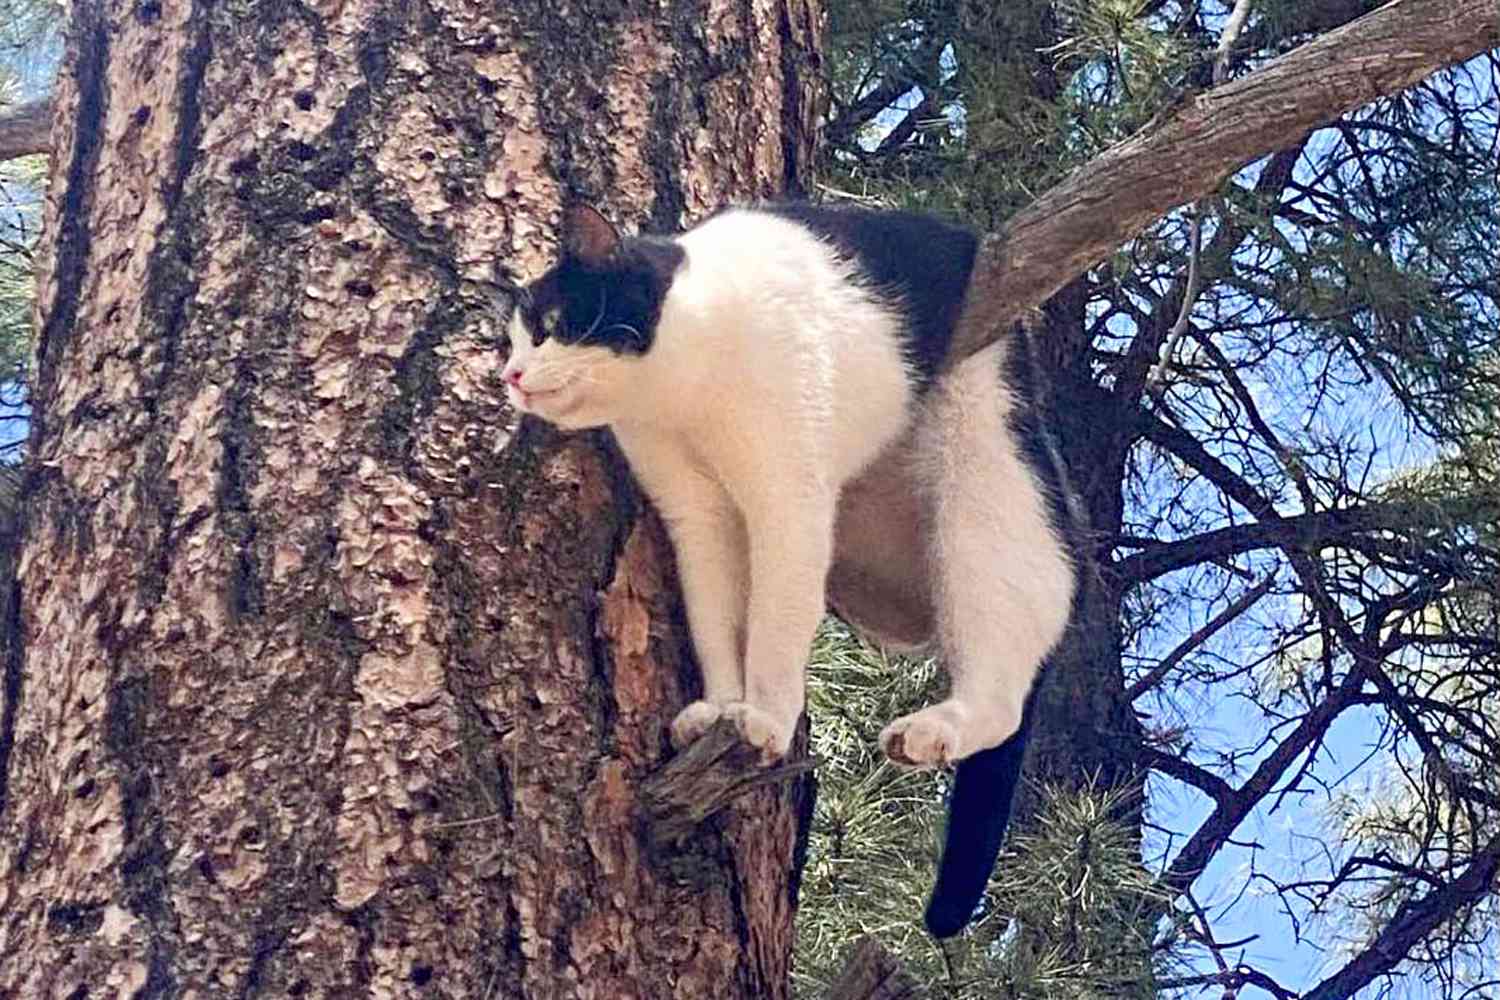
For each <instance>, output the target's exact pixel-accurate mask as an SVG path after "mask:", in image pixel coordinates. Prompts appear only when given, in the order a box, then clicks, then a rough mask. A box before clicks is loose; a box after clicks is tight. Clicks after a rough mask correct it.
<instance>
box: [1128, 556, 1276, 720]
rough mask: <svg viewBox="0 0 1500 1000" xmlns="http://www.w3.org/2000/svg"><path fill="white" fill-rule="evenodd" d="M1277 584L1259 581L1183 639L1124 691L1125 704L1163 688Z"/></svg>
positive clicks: (1270, 580) (1267, 578)
mask: <svg viewBox="0 0 1500 1000" xmlns="http://www.w3.org/2000/svg"><path fill="white" fill-rule="evenodd" d="M1275 583H1276V577H1275V575H1274V574H1273V575H1271V576H1268V577H1266V578H1265V579H1264V580H1262V581H1260V583H1257V584H1256V585H1255V586H1253V587H1251V588H1250V589H1249V590H1247V591H1245V592H1244V593H1243V594H1241V595H1240V596H1239V597H1236V598H1235V599H1234V600H1233V601H1232V602H1230V604H1229V607H1227V608H1225V609H1224V610H1223V611H1220V612H1219V613H1218V614H1217V615H1215V616H1214V617H1213V618H1212V619H1210V620H1209V621H1208V622H1207V623H1206V624H1204V626H1203V627H1202V628H1200V629H1198V630H1197V631H1196V632H1194V633H1193V634H1192V635H1190V636H1188V637H1187V638H1186V639H1184V640H1183V641H1182V643H1181V644H1180V645H1178V647H1177V648H1176V649H1174V650H1172V651H1171V652H1170V653H1168V654H1167V655H1166V656H1165V657H1163V658H1162V661H1161V662H1160V663H1158V664H1157V665H1156V666H1154V667H1152V668H1151V670H1150V671H1149V672H1148V673H1146V674H1145V676H1143V677H1140V678H1138V679H1137V680H1136V681H1135V683H1133V684H1131V685H1130V687H1129V688H1127V689H1126V691H1125V700H1126V701H1135V700H1136V699H1137V698H1139V697H1140V696H1141V695H1143V694H1145V693H1146V692H1147V691H1149V690H1151V689H1152V688H1154V687H1156V685H1158V684H1160V683H1161V680H1162V678H1163V677H1165V676H1167V674H1169V673H1171V671H1172V668H1173V667H1175V666H1177V664H1179V663H1181V662H1182V661H1183V660H1184V659H1186V658H1187V656H1188V654H1190V653H1191V652H1193V650H1195V649H1197V648H1198V647H1199V646H1202V645H1203V644H1204V643H1205V642H1207V641H1208V640H1209V639H1212V638H1213V637H1214V635H1215V634H1216V633H1217V632H1218V631H1219V630H1220V629H1222V628H1223V627H1224V626H1226V625H1228V624H1229V623H1230V622H1232V621H1234V620H1235V619H1236V618H1238V617H1239V616H1240V615H1242V614H1244V613H1245V612H1246V611H1248V610H1250V608H1251V607H1253V606H1254V605H1255V602H1256V601H1258V600H1260V599H1261V598H1262V597H1264V596H1266V594H1267V593H1268V592H1269V591H1270V589H1271V587H1272V586H1274V585H1275Z"/></svg>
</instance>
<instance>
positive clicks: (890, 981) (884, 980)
mask: <svg viewBox="0 0 1500 1000" xmlns="http://www.w3.org/2000/svg"><path fill="white" fill-rule="evenodd" d="M920 996H922V991H921V988H920V987H919V986H918V985H917V981H916V980H915V979H913V978H912V977H911V976H910V975H909V974H908V973H907V972H906V970H905V969H903V968H902V967H901V962H900V960H899V959H897V958H896V956H895V955H892V954H891V953H890V952H889V951H886V949H885V946H884V945H882V944H881V943H880V942H879V941H877V940H875V939H874V938H872V937H870V936H868V935H866V936H865V937H862V938H860V939H859V940H857V941H855V942H854V952H853V954H851V955H850V956H849V963H848V964H847V965H845V966H844V971H843V972H842V973H840V975H839V978H838V982H836V983H834V984H833V989H832V990H831V991H830V992H829V994H828V1000H917V998H918V997H920Z"/></svg>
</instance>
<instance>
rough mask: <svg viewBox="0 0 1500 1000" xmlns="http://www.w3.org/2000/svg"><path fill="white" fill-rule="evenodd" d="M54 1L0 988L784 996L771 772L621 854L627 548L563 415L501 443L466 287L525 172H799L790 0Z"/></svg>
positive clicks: (665, 658)
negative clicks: (684, 833)
mask: <svg viewBox="0 0 1500 1000" xmlns="http://www.w3.org/2000/svg"><path fill="white" fill-rule="evenodd" d="M72 17H73V23H72V27H71V39H70V43H69V46H68V54H67V58H66V63H65V66H64V69H63V72H62V77H61V80H60V82H59V85H58V89H57V92H56V95H55V100H56V105H57V108H58V115H57V123H56V126H55V130H54V134H53V140H54V141H53V148H54V151H55V154H54V157H53V172H52V182H51V187H50V189H49V192H48V198H49V202H48V214H47V224H46V234H47V235H46V245H45V247H44V257H45V259H46V261H47V265H46V269H45V273H44V274H43V275H42V278H41V283H40V288H41V295H40V300H41V301H40V309H41V313H40V315H41V319H42V323H41V328H40V343H39V352H38V365H37V377H36V382H35V392H34V399H35V403H36V412H35V421H34V426H33V434H32V438H31V442H30V448H29V452H30V465H29V469H28V474H27V478H26V482H25V485H24V499H23V506H24V524H23V527H22V542H21V552H20V582H19V584H18V586H17V587H15V588H14V590H13V592H12V593H10V594H7V595H5V598H6V615H5V617H4V620H5V621H6V622H13V623H14V627H13V628H11V630H10V635H9V637H8V638H9V640H10V641H9V642H8V643H7V645H6V648H7V651H8V655H7V661H6V664H5V683H4V706H3V716H0V996H5V997H16V998H27V1000H29V998H33V997H58V998H64V997H68V998H73V1000H83V998H89V1000H99V998H104V997H134V998H148V997H199V998H217V997H230V996H239V997H250V996H300V997H333V996H338V997H365V996H369V997H375V996H381V997H389V996H407V995H421V996H448V997H466V998H485V997H538V998H541V997H575V996H576V997H601V998H616V997H662V996H680V997H693V998H698V997H705V996H715V997H747V998H748V997H756V998H760V997H780V996H785V995H786V990H787V968H788V962H789V956H790V943H791V912H792V904H793V900H794V897H795V889H794V888H793V889H792V890H791V891H790V892H789V890H788V872H789V871H795V870H796V862H795V860H794V853H795V850H796V845H797V843H798V831H799V824H800V823H801V822H802V812H801V810H802V808H803V806H804V805H805V801H806V795H805V791H806V790H805V788H804V787H803V786H802V785H801V784H800V783H791V784H783V785H780V786H778V787H774V788H769V789H763V790H760V791H757V792H755V793H753V794H752V795H751V796H750V797H748V798H747V799H743V800H740V802H739V803H738V804H737V805H736V806H734V807H732V808H731V809H730V810H729V812H728V813H727V814H726V815H723V816H721V817H719V818H717V819H715V820H713V821H711V822H710V823H709V824H708V826H707V828H705V829H702V830H700V831H699V832H697V833H696V834H694V835H693V836H691V837H690V838H688V839H687V841H686V842H685V843H682V844H680V845H677V846H676V847H674V848H673V849H671V850H668V851H661V850H656V851H653V850H651V849H649V848H648V847H647V842H646V840H645V838H643V837H642V836H640V833H639V826H640V824H639V809H640V807H639V804H638V802H639V800H638V795H637V786H638V783H639V782H640V780H641V779H642V777H643V776H644V775H646V774H647V773H648V772H650V771H651V770H653V769H654V768H655V767H656V766H657V765H658V764H659V763H660V761H661V760H662V758H663V757H664V755H665V754H666V743H665V740H664V733H665V724H666V722H667V720H668V719H670V718H671V716H672V714H673V712H674V711H675V709H676V708H677V707H678V706H680V705H681V704H682V703H683V702H684V700H685V699H686V698H687V697H688V696H689V695H690V694H691V692H690V690H689V688H690V686H691V684H692V683H693V682H692V680H691V676H690V671H688V670H687V669H686V666H685V658H684V655H685V654H684V650H685V647H684V636H685V632H684V628H683V626H682V624H681V616H680V614H679V613H678V612H677V609H676V607H675V604H674V601H675V598H674V596H673V595H674V594H675V584H674V583H673V582H672V579H671V576H670V568H669V567H670V558H669V556H668V550H667V548H666V546H665V545H664V540H663V536H662V534H661V532H660V531H659V528H658V526H657V524H656V523H655V521H654V520H653V519H652V518H651V517H649V516H647V515H646V514H645V512H644V509H643V506H642V504H641V502H640V500H639V497H638V496H637V495H636V493H635V492H634V490H633V488H632V487H631V485H630V482H629V478H628V476H627V475H626V474H625V470H624V467H623V465H622V464H621V463H620V461H619V460H618V458H617V457H616V456H615V455H613V454H612V453H611V451H610V449H609V447H608V445H607V442H606V441H605V439H604V437H603V436H602V435H596V436H592V437H588V436H585V437H574V438H571V439H566V440H564V439H561V438H559V437H556V436H554V435H551V434H550V433H548V432H546V431H545V430H543V429H541V428H538V427H534V426H531V425H523V426H522V427H521V428H520V429H519V430H516V429H515V428H512V427H510V426H508V423H507V422H508V420H509V419H510V415H509V414H508V413H506V412H504V411H503V410H502V408H501V406H500V404H499V402H498V400H499V399H500V396H499V394H498V392H497V391H496V388H495V386H494V385H492V384H491V381H490V380H491V378H492V376H494V375H495V374H496V373H497V370H498V367H499V360H500V359H499V357H498V354H497V352H496V350H495V344H494V340H493V335H494V333H495V329H496V321H497V318H498V315H497V310H496V308H495V303H494V301H493V298H494V297H493V294H492V289H489V288H486V287H485V286H484V285H483V284H479V283H475V282H471V281H470V280H469V279H489V278H490V277H491V275H492V270H491V268H492V264H494V263H498V264H499V266H500V282H501V284H502V286H504V285H506V284H507V283H509V282H512V281H520V280H523V279H524V278H525V277H526V276H528V275H530V274H531V273H534V271H535V270H536V269H537V268H538V267H539V266H540V265H541V264H543V263H544V261H545V259H546V258H547V256H548V255H549V252H550V250H549V233H550V232H551V231H552V229H553V228H554V223H555V219H556V214H557V208H558V206H559V204H560V201H561V199H562V198H563V197H564V196H565V195H566V194H570V193H571V194H580V195H584V196H589V197H592V198H594V199H596V200H597V201H598V202H599V203H601V204H603V205H604V206H605V207H606V208H607V209H610V210H612V211H613V212H614V213H615V214H617V215H618V216H619V217H620V218H622V219H632V220H636V219H649V220H650V221H651V223H652V224H654V225H656V226H659V227H662V228H675V227H679V226H680V225H681V224H682V223H683V222H684V221H685V220H686V219H687V218H689V217H691V216H696V215H701V214H703V213H704V212H705V211H706V210H707V209H709V208H711V207H713V206H715V205H717V204H718V203H720V202H721V201H723V200H726V199H729V198H746V197H754V196H765V195H770V194H773V193H776V192H779V191H781V190H784V189H786V188H787V187H793V188H795V187H796V186H797V185H798V184H799V183H800V182H801V181H802V178H803V172H804V169H805V166H806V164H807V163H808V162H809V152H810V148H809V147H810V141H811V135H812V127H811V126H812V122H813V120H814V119H813V111H814V109H813V102H812V100H811V93H812V91H811V89H810V87H811V83H812V81H813V79H814V77H815V70H816V60H817V23H818V21H817V18H818V9H817V4H816V2H815V0H675V2H667V3H662V4H652V5H645V6H642V5H628V6H627V5H622V4H618V3H613V2H604V0H597V2H593V0H572V2H563V3H557V2H554V0H547V2H538V3H520V4H500V5H496V4H490V3H478V2H468V0H417V2H413V3H403V4H385V3H381V2H378V0H351V2H345V3H337V4H331V3H314V4H307V5H304V4H290V3H288V4H280V3H264V4H257V5H249V6H243V5H231V4H223V3H211V2H209V0H196V2H188V3H180V4H161V3H157V2H155V0H146V2H139V0H137V2H123V0H119V2H110V3H96V2H84V0H80V2H77V3H75V4H74V5H73V8H72ZM501 299H502V300H503V299H504V295H503V294H502V295H501Z"/></svg>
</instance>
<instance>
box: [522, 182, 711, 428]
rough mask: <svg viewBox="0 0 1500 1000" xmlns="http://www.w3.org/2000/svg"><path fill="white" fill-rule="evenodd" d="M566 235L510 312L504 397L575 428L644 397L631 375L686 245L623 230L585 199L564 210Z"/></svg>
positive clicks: (612, 415) (605, 419)
mask: <svg viewBox="0 0 1500 1000" xmlns="http://www.w3.org/2000/svg"><path fill="white" fill-rule="evenodd" d="M562 244H563V246H562V253H561V256H560V257H559V259H558V261H557V263H556V264H555V265H554V266H553V267H552V269H551V270H549V271H548V272H547V273H546V274H544V275H542V276H541V277H540V278H538V279H537V280H536V281H534V282H532V283H531V284H530V285H528V286H527V287H526V288H525V290H524V291H523V292H522V294H521V296H520V301H519V302H518V303H517V305H516V308H515V310H514V312H513V313H512V314H511V320H510V327H509V330H508V331H507V334H508V338H509V340H510V357H509V359H508V360H507V361H506V364H505V372H504V375H503V378H504V379H505V392H506V397H507V398H508V399H509V400H510V405H511V406H512V407H514V408H515V409H516V410H519V411H520V412H522V413H531V414H535V415H536V416H537V417H540V418H541V419H543V420H546V421H547V422H548V423H552V424H556V425H557V426H559V427H562V428H565V429H568V430H577V429H580V428H584V427H599V426H603V425H605V424H609V423H611V422H613V421H614V420H615V419H617V418H618V417H620V416H621V415H622V413H623V412H624V411H625V409H626V408H627V407H628V406H629V405H630V404H631V403H632V402H633V401H636V400H637V397H638V394H639V390H638V387H636V386H633V385H632V381H633V379H632V375H633V374H634V373H635V372H637V371H638V370H639V366H640V364H641V363H642V360H643V358H644V356H645V355H646V354H647V353H648V352H649V351H650V350H651V345H652V343H653V341H654V340H655V338H656V327H657V322H658V321H659V320H660V318H661V310H662V302H663V300H664V299H665V298H666V296H667V291H668V290H669V289H670V288H671V287H672V278H673V276H674V275H675V274H676V273H677V269H678V268H679V267H680V266H681V265H682V263H683V260H684V258H685V254H684V253H683V250H682V248H681V247H680V246H678V245H677V244H676V243H674V242H672V241H670V240H665V239H656V238H651V237H639V238H633V239H622V238H621V237H620V234H619V233H618V232H616V231H615V229H614V227H613V226H611V225H610V224H609V223H608V222H607V221H605V219H604V217H603V216H601V215H600V214H599V213H598V212H596V211H595V210H594V209H592V208H590V207H588V206H587V205H578V206H575V207H573V208H571V209H569V210H568V211H567V212H566V213H565V216H564V222H563V241H562Z"/></svg>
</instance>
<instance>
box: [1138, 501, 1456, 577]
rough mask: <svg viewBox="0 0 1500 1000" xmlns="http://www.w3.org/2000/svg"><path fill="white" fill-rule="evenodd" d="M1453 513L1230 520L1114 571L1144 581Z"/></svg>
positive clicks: (1351, 512)
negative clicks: (1261, 551) (1220, 561)
mask: <svg viewBox="0 0 1500 1000" xmlns="http://www.w3.org/2000/svg"><path fill="white" fill-rule="evenodd" d="M1461 503H1462V501H1461V500H1460V504H1461ZM1455 516H1458V515H1457V514H1456V513H1455V512H1454V511H1453V510H1450V509H1449V508H1448V506H1447V505H1445V504H1439V503H1430V502H1421V501H1390V502H1387V503H1370V504H1363V505H1361V506H1359V507H1344V508H1341V509H1339V510H1320V511H1314V512H1312V513H1310V514H1297V515H1294V516H1292V517H1279V518H1275V519H1271V520H1264V521H1256V522H1253V523H1250V524H1232V525H1230V526H1229V527H1227V528H1218V529H1215V530H1213V531H1205V532H1203V533H1202V534H1200V535H1193V536H1192V537H1190V538H1184V539H1182V540H1180V541H1176V542H1164V543H1161V544H1159V545H1152V546H1150V547H1148V548H1145V549H1142V550H1141V551H1140V552H1136V553H1134V554H1132V555H1129V556H1126V557H1125V558H1124V559H1121V560H1119V561H1118V562H1116V563H1115V564H1114V566H1113V569H1114V572H1115V574H1116V575H1117V576H1118V577H1119V578H1120V579H1121V580H1122V581H1124V582H1125V583H1144V582H1145V581H1147V580H1154V579H1156V578H1157V577H1159V576H1162V575H1164V574H1166V573H1171V572H1172V571H1174V570H1179V569H1185V568H1186V567H1188V566H1196V565H1198V564H1199V563H1203V562H1211V561H1214V560H1218V559H1225V558H1228V557H1229V556H1235V555H1240V554H1242V553H1245V552H1253V551H1255V550H1257V549H1268V548H1284V549H1288V550H1296V551H1303V550H1309V549H1317V548H1320V547H1322V546H1326V545H1331V544H1333V543H1335V542H1339V541H1341V540H1345V539H1349V538H1352V537H1354V536H1357V535H1362V534H1366V533H1368V532H1371V531H1400V532H1410V531H1412V530H1417V529H1436V528H1440V527H1442V526H1443V525H1445V524H1451V523H1452V522H1453V519H1454V518H1455Z"/></svg>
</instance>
